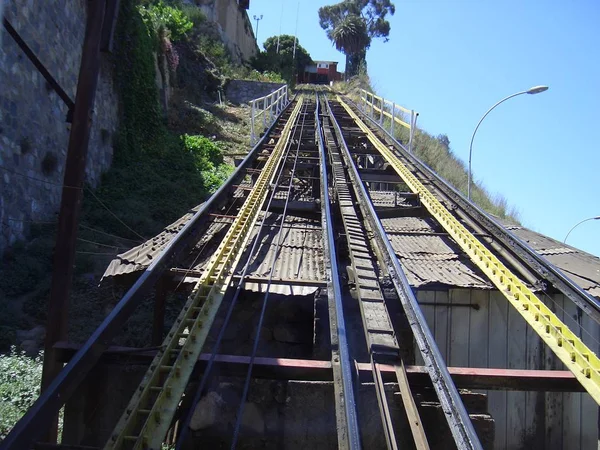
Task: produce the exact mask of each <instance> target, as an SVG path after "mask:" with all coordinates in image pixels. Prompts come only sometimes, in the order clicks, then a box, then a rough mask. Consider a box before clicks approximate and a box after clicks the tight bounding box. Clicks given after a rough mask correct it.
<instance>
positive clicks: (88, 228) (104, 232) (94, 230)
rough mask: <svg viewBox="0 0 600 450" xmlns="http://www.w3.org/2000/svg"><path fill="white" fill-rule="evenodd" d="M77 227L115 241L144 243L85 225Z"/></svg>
mask: <svg viewBox="0 0 600 450" xmlns="http://www.w3.org/2000/svg"><path fill="white" fill-rule="evenodd" d="M53 223H58V222H53ZM79 226H80V227H81V228H83V229H85V230H90V231H93V232H95V233H99V234H104V235H106V236H110V237H114V238H117V239H122V240H124V241H131V242H136V243H138V244H143V243H144V241H140V240H137V239H130V238H125V237H122V236H117V235H116V234H111V233H107V232H106V231H102V230H98V229H96V228H92V227H89V226H87V225H82V224H79Z"/></svg>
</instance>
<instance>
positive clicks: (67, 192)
mask: <svg viewBox="0 0 600 450" xmlns="http://www.w3.org/2000/svg"><path fill="white" fill-rule="evenodd" d="M105 7H106V0H90V4H89V10H88V19H87V24H86V29H85V38H84V41H83V51H82V54H81V65H80V68H79V80H78V82H77V93H76V96H75V108H74V112H73V124H72V126H71V133H70V135H69V147H68V150H67V162H66V166H65V178H64V185H63V189H62V199H61V206H60V213H59V216H58V233H57V236H56V247H55V250H54V265H53V271H52V288H51V291H50V301H49V305H48V325H47V327H46V341H45V345H44V367H43V373H42V391H44V390H45V389H46V388H47V387H48V386H49V385H50V383H51V382H52V380H53V379H54V378H55V377H56V375H57V374H58V373H59V372H60V370H61V369H62V364H61V363H59V362H58V361H57V359H56V357H55V352H54V348H53V347H54V344H55V343H56V342H58V341H60V340H66V339H67V320H68V308H69V295H70V292H71V282H72V279H73V263H74V259H75V244H76V239H77V226H78V219H79V211H80V209H81V199H82V193H83V183H84V180H85V161H86V156H87V149H88V144H89V140H90V130H91V128H92V115H93V111H94V100H95V97H96V87H97V85H98V74H99V72H100V41H101V37H102V25H103V22H104V12H105ZM57 424H58V422H57V418H55V420H54V425H53V426H52V427H51V430H50V432H49V435H48V436H47V439H48V441H49V442H52V443H54V442H56V437H57V433H58V431H57Z"/></svg>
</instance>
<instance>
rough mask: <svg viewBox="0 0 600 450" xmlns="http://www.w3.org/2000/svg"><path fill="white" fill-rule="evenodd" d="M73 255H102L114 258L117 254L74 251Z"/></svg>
mask: <svg viewBox="0 0 600 450" xmlns="http://www.w3.org/2000/svg"><path fill="white" fill-rule="evenodd" d="M75 253H77V254H79V255H102V256H113V257H114V256H116V255H117V254H118V253H119V252H116V253H98V252H80V251H76V252H75Z"/></svg>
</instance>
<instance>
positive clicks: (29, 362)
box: [0, 347, 42, 440]
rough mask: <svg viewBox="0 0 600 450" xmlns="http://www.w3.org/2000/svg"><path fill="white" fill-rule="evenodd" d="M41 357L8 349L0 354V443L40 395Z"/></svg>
mask: <svg viewBox="0 0 600 450" xmlns="http://www.w3.org/2000/svg"><path fill="white" fill-rule="evenodd" d="M41 381H42V357H41V354H40V355H39V356H37V357H36V358H30V357H28V356H26V355H25V354H24V353H17V351H16V348H15V347H12V348H11V352H10V353H9V354H7V355H0V440H2V439H4V438H5V437H6V435H7V434H8V432H9V431H10V430H11V428H12V427H13V426H14V425H15V423H16V422H17V421H18V420H19V419H20V418H21V417H22V416H23V414H25V412H26V411H27V409H29V407H30V406H31V405H32V404H33V402H34V401H35V399H36V398H37V397H38V395H39V392H40V383H41Z"/></svg>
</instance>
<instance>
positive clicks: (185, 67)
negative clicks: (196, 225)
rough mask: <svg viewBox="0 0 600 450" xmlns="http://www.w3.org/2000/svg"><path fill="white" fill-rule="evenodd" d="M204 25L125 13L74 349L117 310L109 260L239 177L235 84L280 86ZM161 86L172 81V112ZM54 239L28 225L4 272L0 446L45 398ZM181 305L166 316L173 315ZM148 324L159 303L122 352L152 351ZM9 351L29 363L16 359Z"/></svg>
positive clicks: (159, 10) (130, 327)
mask: <svg viewBox="0 0 600 450" xmlns="http://www.w3.org/2000/svg"><path fill="white" fill-rule="evenodd" d="M203 20H204V18H203V16H202V15H201V13H200V11H199V10H198V8H195V7H191V6H190V7H183V6H178V5H177V3H176V2H156V1H147V0H144V1H139V2H135V1H134V2H129V1H127V2H121V11H120V14H119V21H118V25H117V30H116V35H115V37H116V39H115V42H116V49H115V54H114V55H113V56H112V57H113V58H114V63H115V71H116V73H115V82H116V83H117V86H118V91H119V94H120V109H121V114H122V115H121V118H120V122H119V129H118V133H117V134H116V135H115V136H112V144H113V147H114V158H113V165H112V167H111V169H110V170H109V171H108V172H107V173H106V174H104V176H103V178H102V181H101V184H100V186H99V187H98V188H97V189H95V190H94V189H92V188H91V187H89V186H88V187H86V189H85V190H84V200H83V207H82V212H81V216H80V229H79V232H78V242H77V254H76V260H75V279H74V282H73V289H72V296H71V305H70V311H69V313H70V317H69V322H70V330H69V339H70V340H71V341H73V342H81V341H83V340H85V339H86V338H87V337H88V336H89V334H90V333H91V332H92V331H93V329H94V328H95V327H96V326H97V325H98V324H99V323H100V322H101V320H102V319H103V318H104V317H105V315H106V313H107V312H108V311H110V308H111V307H112V303H111V302H115V301H117V300H118V299H119V298H120V294H121V293H120V292H119V291H118V290H115V288H114V287H113V286H111V285H110V283H103V284H102V285H101V286H100V287H98V281H99V276H100V275H101V274H102V273H103V271H104V269H105V268H106V266H107V264H108V263H109V262H110V260H111V259H113V258H114V257H115V255H116V254H118V253H121V252H123V251H125V250H127V249H129V248H131V247H133V246H135V245H137V244H138V243H140V242H143V240H145V239H146V238H151V237H152V236H154V235H155V234H157V233H158V232H160V231H161V230H162V229H163V227H164V226H166V225H168V224H169V223H171V222H172V221H174V220H176V219H177V218H179V217H180V216H181V215H183V214H184V213H185V212H186V211H188V210H189V209H190V208H191V207H193V206H195V205H197V204H199V203H201V202H202V201H203V200H204V199H206V197H207V196H208V195H210V194H211V193H212V192H214V191H215V190H216V189H217V188H218V186H219V185H220V184H221V183H222V182H223V180H224V179H226V178H227V176H228V175H229V174H230V173H231V171H232V170H233V167H232V166H231V165H230V164H229V163H230V162H231V158H230V157H228V153H240V152H243V151H247V150H248V148H249V134H250V133H249V123H248V122H249V119H248V109H247V108H236V107H233V106H231V105H226V104H223V105H221V104H220V103H219V102H218V90H219V89H221V87H222V86H223V84H224V82H225V81H226V79H227V77H238V76H239V77H242V78H250V79H253V78H254V79H260V80H271V79H273V78H275V79H277V80H281V77H280V76H278V75H266V76H263V75H262V74H258V72H256V71H253V70H252V69H250V68H248V67H237V66H236V65H235V64H233V62H232V61H231V58H230V56H229V54H228V52H227V50H226V48H225V46H224V45H223V44H222V43H221V42H219V41H218V40H217V39H216V38H215V36H214V34H206V33H204V30H205V29H206V27H204V26H202V23H203ZM157 67H158V69H159V72H160V73H157V70H156V68H157ZM163 77H164V78H163ZM158 78H163V80H162V81H163V82H164V81H165V80H168V81H167V84H168V94H169V95H168V98H169V101H168V102H166V103H167V106H168V112H165V110H164V107H163V106H164V102H161V93H160V92H159V88H158V86H157V79H158ZM163 98H164V97H163ZM161 103H163V104H162V105H161ZM107 138H109V139H111V137H110V136H108V137H107ZM55 237H56V223H36V224H32V227H31V233H30V239H29V240H28V241H27V242H20V243H17V244H16V245H14V246H13V247H12V248H10V249H8V250H7V251H6V253H5V255H4V256H3V258H2V261H1V263H0V353H1V352H7V353H6V354H4V355H1V354H0V372H1V374H2V375H3V377H1V376H0V418H1V420H0V439H2V437H3V436H4V435H5V434H6V433H7V432H8V431H9V430H10V428H11V427H12V425H13V424H14V422H15V421H16V420H17V419H18V418H19V417H20V416H21V415H22V414H23V413H24V412H25V411H26V410H27V408H28V407H29V406H30V405H31V403H32V401H33V400H34V399H35V397H36V392H37V389H38V386H39V375H40V373H41V360H40V357H39V356H37V355H39V349H40V348H41V346H42V341H43V334H44V328H43V325H45V321H46V313H47V301H48V297H49V292H50V284H51V272H52V254H53V248H54V240H55ZM177 300H179V301H181V299H177ZM177 300H175V301H169V306H168V314H167V315H169V314H171V313H172V314H171V315H176V314H177V311H171V309H176V308H177V304H178V301H177ZM169 311H170V312H169ZM151 317H152V302H150V301H148V302H144V304H143V305H141V306H140V308H138V311H137V312H136V314H135V315H134V317H132V318H131V320H130V321H129V322H128V323H127V325H126V326H125V327H124V329H123V332H122V335H121V336H120V337H119V338H118V340H117V341H116V342H117V343H118V344H119V345H138V346H145V345H148V344H149V342H150V340H149V333H150V330H149V327H148V326H147V323H149V322H151ZM13 345H17V346H18V347H19V348H20V350H25V351H26V352H27V354H28V355H30V356H23V355H22V354H20V353H18V352H17V351H15V350H12V351H10V350H9V349H10V347H11V346H13ZM20 350H19V351H20ZM31 356H33V357H31Z"/></svg>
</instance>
